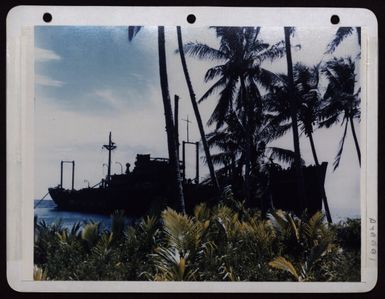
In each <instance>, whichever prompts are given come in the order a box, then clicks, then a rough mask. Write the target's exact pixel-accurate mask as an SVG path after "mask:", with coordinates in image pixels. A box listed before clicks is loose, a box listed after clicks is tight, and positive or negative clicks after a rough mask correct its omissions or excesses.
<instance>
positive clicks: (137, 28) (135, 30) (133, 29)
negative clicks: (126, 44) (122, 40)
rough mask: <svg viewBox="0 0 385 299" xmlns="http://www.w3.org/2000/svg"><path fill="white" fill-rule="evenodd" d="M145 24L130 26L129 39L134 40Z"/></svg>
mask: <svg viewBox="0 0 385 299" xmlns="http://www.w3.org/2000/svg"><path fill="white" fill-rule="evenodd" d="M142 27H143V26H128V41H132V40H133V39H134V37H135V35H137V34H138V32H139V31H140V29H142Z"/></svg>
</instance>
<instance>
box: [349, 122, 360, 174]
mask: <svg viewBox="0 0 385 299" xmlns="http://www.w3.org/2000/svg"><path fill="white" fill-rule="evenodd" d="M349 120H350V127H351V129H352V134H353V139H354V145H355V146H356V150H357V156H358V163H359V164H360V167H361V151H360V145H359V144H358V139H357V135H356V130H355V129H354V123H353V117H349Z"/></svg>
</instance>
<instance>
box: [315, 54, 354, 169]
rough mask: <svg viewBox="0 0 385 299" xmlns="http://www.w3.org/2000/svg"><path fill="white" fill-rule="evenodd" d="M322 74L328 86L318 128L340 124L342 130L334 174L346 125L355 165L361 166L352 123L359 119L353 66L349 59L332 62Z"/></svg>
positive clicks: (329, 62)
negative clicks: (354, 148) (355, 160)
mask: <svg viewBox="0 0 385 299" xmlns="http://www.w3.org/2000/svg"><path fill="white" fill-rule="evenodd" d="M322 73H323V74H324V75H325V76H326V78H327V79H328V81H329V83H328V85H327V88H326V91H325V94H324V100H325V101H326V104H325V106H324V107H323V108H322V111H321V117H322V121H321V122H320V127H326V128H329V127H330V126H332V125H334V124H336V123H338V122H340V121H341V125H343V126H344V131H343V135H342V138H341V140H340V144H339V149H338V152H337V156H336V158H335V160H334V164H333V166H334V170H335V169H336V168H337V167H338V166H339V163H340V160H341V156H342V152H343V148H344V144H345V139H346V134H347V127H348V125H349V124H350V128H351V131H352V135H353V139H354V145H355V147H356V151H357V157H358V162H359V164H360V166H361V151H360V146H359V142H358V138H357V135H356V130H355V127H354V119H358V120H359V119H360V91H361V90H360V88H358V89H357V90H356V86H355V83H356V74H355V64H354V61H353V60H352V58H350V57H349V58H333V59H332V60H330V61H328V62H326V64H325V66H324V67H323V68H322Z"/></svg>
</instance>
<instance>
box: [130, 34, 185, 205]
mask: <svg viewBox="0 0 385 299" xmlns="http://www.w3.org/2000/svg"><path fill="white" fill-rule="evenodd" d="M140 28H141V27H140V26H130V27H129V28H128V39H129V41H131V40H132V39H133V38H134V36H135V35H136V34H137V33H138V32H139V30H140ZM158 54H159V76H160V86H161V90H162V99H163V108H164V117H165V121H166V132H167V144H168V156H169V160H170V166H171V170H172V181H173V184H174V188H173V193H174V194H173V195H174V198H175V200H176V208H177V210H178V211H181V212H183V213H184V212H185V203H184V195H183V186H182V178H181V173H180V169H179V160H178V147H177V144H176V139H175V129H174V119H173V114H172V108H171V100H170V92H169V88H168V77H167V63H166V48H165V35H164V27H163V26H159V27H158Z"/></svg>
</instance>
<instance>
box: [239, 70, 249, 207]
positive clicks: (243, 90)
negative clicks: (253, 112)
mask: <svg viewBox="0 0 385 299" xmlns="http://www.w3.org/2000/svg"><path fill="white" fill-rule="evenodd" d="M240 81H241V98H242V104H243V108H244V115H243V117H242V122H243V124H242V126H243V130H244V134H245V137H246V142H245V143H246V144H245V150H244V152H245V197H246V203H247V204H250V201H251V183H250V169H251V140H250V134H249V122H248V116H249V105H248V102H247V96H246V87H245V81H244V79H243V77H240Z"/></svg>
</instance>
